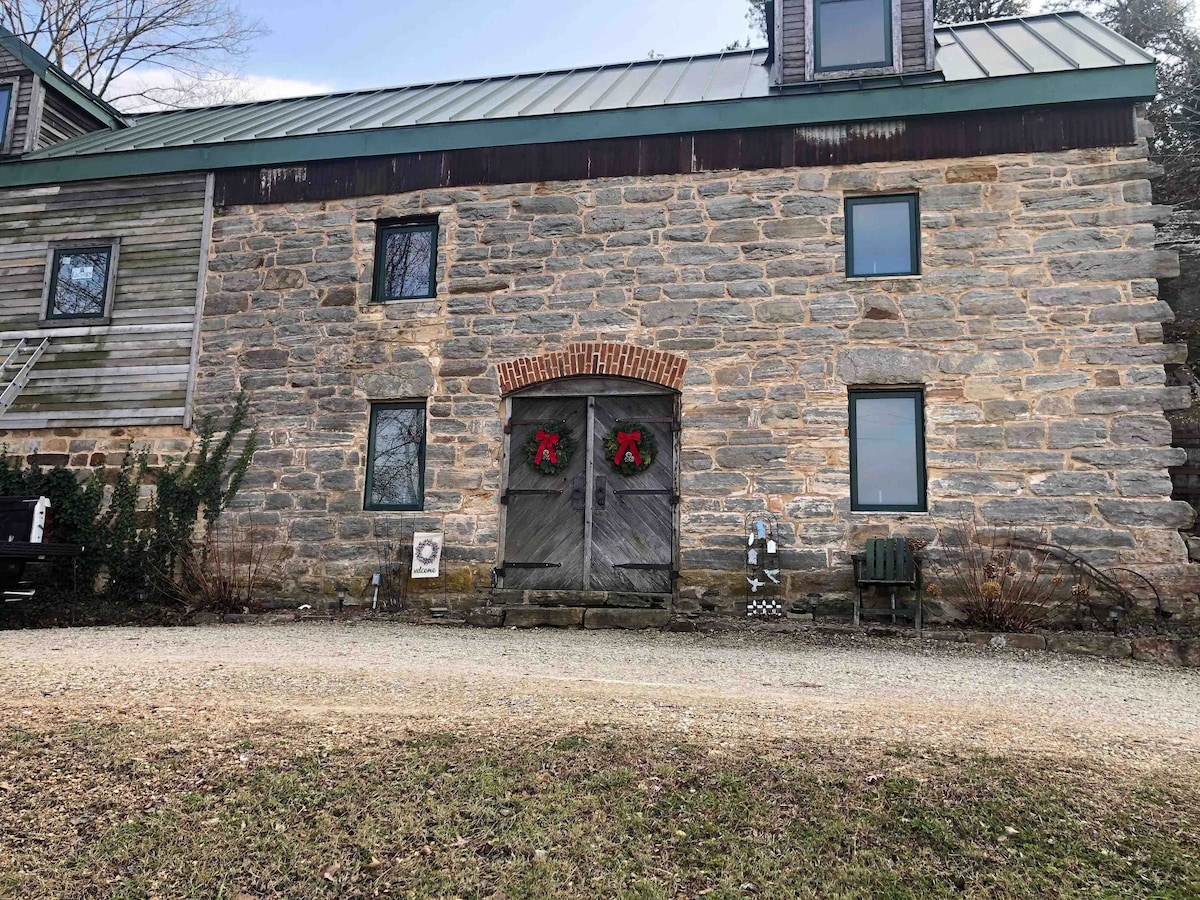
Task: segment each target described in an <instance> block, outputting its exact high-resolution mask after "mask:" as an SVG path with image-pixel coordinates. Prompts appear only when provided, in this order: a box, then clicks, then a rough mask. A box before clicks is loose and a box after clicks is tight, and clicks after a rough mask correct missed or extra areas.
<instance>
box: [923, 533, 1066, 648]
mask: <svg viewBox="0 0 1200 900" xmlns="http://www.w3.org/2000/svg"><path fill="white" fill-rule="evenodd" d="M1020 537H1021V538H1023V539H1020V540H1019V539H1018V535H1017V534H1016V532H1015V531H1013V530H1011V529H1010V530H1005V529H1000V528H996V527H994V526H993V527H990V528H986V529H981V528H979V527H978V526H977V525H976V524H975V523H974V522H967V523H964V524H963V525H961V526H959V527H958V528H955V529H952V530H947V531H942V532H939V534H938V545H939V547H940V549H939V551H938V552H937V553H936V554H934V555H933V557H932V558H931V559H930V562H929V564H928V568H929V570H930V574H931V576H932V580H931V582H930V584H929V586H928V588H927V591H926V592H927V593H928V595H929V596H930V597H935V598H945V600H946V601H947V602H948V603H949V604H950V605H952V606H953V607H955V608H956V609H957V610H958V611H959V612H960V613H961V614H962V616H963V619H964V622H963V624H965V625H967V626H969V627H972V628H978V629H980V630H983V631H1006V632H1029V631H1033V630H1034V629H1036V628H1042V627H1045V626H1048V625H1050V624H1051V623H1052V622H1054V621H1055V620H1057V619H1059V618H1060V617H1061V616H1062V615H1063V613H1064V612H1066V611H1067V610H1069V609H1070V608H1071V600H1070V595H1069V591H1067V590H1065V589H1064V585H1065V584H1066V583H1067V581H1068V579H1069V576H1070V572H1069V569H1068V568H1067V566H1066V564H1065V563H1064V562H1063V561H1062V560H1061V559H1060V558H1059V557H1058V556H1056V555H1055V554H1054V552H1053V550H1052V549H1051V548H1050V547H1049V546H1048V545H1047V543H1046V540H1045V537H1046V536H1045V534H1044V533H1042V534H1039V536H1038V539H1036V540H1032V541H1031V540H1028V536H1026V535H1022V536H1020ZM1018 545H1019V546H1018Z"/></svg>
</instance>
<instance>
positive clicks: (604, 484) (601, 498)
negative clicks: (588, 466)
mask: <svg viewBox="0 0 1200 900" xmlns="http://www.w3.org/2000/svg"><path fill="white" fill-rule="evenodd" d="M595 498H596V509H604V504H605V503H606V502H607V500H608V479H607V478H605V477H604V476H603V475H597V476H596V493H595Z"/></svg>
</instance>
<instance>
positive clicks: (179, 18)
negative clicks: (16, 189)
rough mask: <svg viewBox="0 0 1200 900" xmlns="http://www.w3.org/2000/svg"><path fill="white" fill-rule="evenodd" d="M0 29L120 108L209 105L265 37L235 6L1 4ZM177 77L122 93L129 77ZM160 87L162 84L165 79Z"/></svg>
mask: <svg viewBox="0 0 1200 900" xmlns="http://www.w3.org/2000/svg"><path fill="white" fill-rule="evenodd" d="M0 24H2V25H4V27H6V28H8V30H9V31H11V32H13V34H15V35H17V37H19V38H21V39H22V40H23V41H25V42H26V43H28V44H29V45H30V46H32V47H33V48H34V49H35V50H37V51H38V52H39V53H41V54H42V55H44V56H45V57H46V58H47V59H49V60H50V61H51V62H52V63H54V64H55V65H57V66H58V67H59V68H61V69H62V70H63V71H64V72H66V73H67V74H68V75H70V76H71V77H72V78H74V79H75V80H77V81H78V82H79V83H80V84H82V85H83V86H84V87H86V88H88V89H89V90H91V91H92V92H93V93H95V94H97V95H99V96H101V97H103V98H105V99H106V100H109V101H110V102H115V103H122V102H123V101H125V102H126V105H128V102H129V101H136V100H143V101H145V100H151V101H154V102H160V101H159V100H158V98H157V97H156V96H155V94H156V93H158V94H161V95H164V96H167V97H170V98H174V100H175V101H179V100H181V99H182V98H184V97H185V96H186V95H187V93H188V90H189V89H190V88H191V87H195V88H196V90H197V93H198V94H199V95H200V96H201V97H202V98H206V99H207V98H211V96H212V95H213V85H214V84H215V83H217V82H228V81H229V80H230V78H229V76H222V75H215V73H222V72H229V71H232V70H234V69H235V68H236V65H235V64H236V62H237V61H238V60H240V59H241V58H242V57H243V56H244V54H245V52H246V50H247V49H248V47H249V45H250V43H251V42H252V41H253V40H254V39H255V38H258V37H260V36H262V35H264V34H266V29H265V28H264V27H263V25H262V24H261V23H260V22H258V21H255V20H252V19H248V18H247V17H246V16H245V15H243V14H242V12H241V10H240V9H238V7H237V6H236V5H235V2H234V0H0ZM151 69H157V70H163V71H166V72H170V73H174V75H175V76H177V77H176V78H174V79H173V80H172V82H171V83H170V85H169V86H168V87H166V88H163V87H161V86H155V87H152V88H142V87H137V86H135V87H133V88H128V87H126V86H124V85H125V84H126V83H127V82H128V81H129V80H130V79H129V77H128V76H130V74H131V73H136V72H145V71H147V70H151ZM160 80H161V79H160Z"/></svg>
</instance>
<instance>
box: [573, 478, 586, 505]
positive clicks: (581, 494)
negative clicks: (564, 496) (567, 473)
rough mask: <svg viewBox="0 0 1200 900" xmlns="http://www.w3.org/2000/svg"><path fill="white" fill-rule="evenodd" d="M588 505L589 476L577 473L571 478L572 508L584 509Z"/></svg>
mask: <svg viewBox="0 0 1200 900" xmlns="http://www.w3.org/2000/svg"><path fill="white" fill-rule="evenodd" d="M585 506H587V477H586V476H584V475H576V476H575V477H574V478H573V479H571V509H574V510H578V511H580V512H582V511H583V509H584V507H585Z"/></svg>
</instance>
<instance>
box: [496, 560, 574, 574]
mask: <svg viewBox="0 0 1200 900" xmlns="http://www.w3.org/2000/svg"><path fill="white" fill-rule="evenodd" d="M561 568H562V563H544V562H543V563H523V562H509V561H508V560H505V561H504V562H503V563H502V564H501V565H500V567H499V568H498V569H496V575H497V576H498V577H500V578H503V577H504V573H505V571H506V570H508V569H561Z"/></svg>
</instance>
